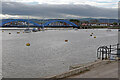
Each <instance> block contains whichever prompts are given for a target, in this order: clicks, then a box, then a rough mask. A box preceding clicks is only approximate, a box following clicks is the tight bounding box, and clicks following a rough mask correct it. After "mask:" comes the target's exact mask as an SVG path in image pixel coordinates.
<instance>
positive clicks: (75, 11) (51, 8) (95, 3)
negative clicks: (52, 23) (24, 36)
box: [0, 0, 119, 19]
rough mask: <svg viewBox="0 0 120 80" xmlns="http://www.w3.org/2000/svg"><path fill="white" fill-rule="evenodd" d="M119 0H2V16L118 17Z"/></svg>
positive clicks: (41, 17)
mask: <svg viewBox="0 0 120 80" xmlns="http://www.w3.org/2000/svg"><path fill="white" fill-rule="evenodd" d="M118 2H119V0H2V5H1V6H2V10H1V11H2V12H1V14H0V16H2V18H28V16H29V17H30V18H38V19H39V18H40V19H43V18H67V19H68V18H69V19H70V18H90V17H92V18H117V16H118Z"/></svg>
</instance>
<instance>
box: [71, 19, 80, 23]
mask: <svg viewBox="0 0 120 80" xmlns="http://www.w3.org/2000/svg"><path fill="white" fill-rule="evenodd" d="M70 22H77V23H79V22H80V21H79V20H78V19H70Z"/></svg>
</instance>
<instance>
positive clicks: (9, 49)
mask: <svg viewBox="0 0 120 80" xmlns="http://www.w3.org/2000/svg"><path fill="white" fill-rule="evenodd" d="M17 31H19V30H5V32H3V33H2V43H3V44H2V55H3V62H2V63H3V67H2V70H3V71H2V73H3V76H4V77H5V78H40V77H41V78H43V77H48V76H53V75H56V74H60V73H63V72H66V71H68V70H69V66H71V65H77V64H82V63H87V62H92V61H94V60H96V50H97V48H98V47H99V46H102V45H110V44H117V43H118V31H117V30H112V31H107V30H106V29H99V30H97V29H94V30H78V31H77V30H76V31H75V30H48V31H43V32H36V33H22V32H23V31H22V30H21V33H20V34H17ZM9 32H11V34H9ZM91 33H94V34H93V36H92V37H91V36H90V34H91ZM94 36H96V38H94ZM65 40H68V42H67V43H66V42H65ZM26 43H30V44H31V45H30V46H26Z"/></svg>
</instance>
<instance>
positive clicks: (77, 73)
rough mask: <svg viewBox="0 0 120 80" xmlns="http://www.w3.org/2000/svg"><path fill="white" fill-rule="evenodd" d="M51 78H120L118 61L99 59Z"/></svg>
mask: <svg viewBox="0 0 120 80" xmlns="http://www.w3.org/2000/svg"><path fill="white" fill-rule="evenodd" d="M49 78H52V79H55V78H57V79H65V78H118V61H110V60H104V61H102V60H98V61H95V62H91V63H88V64H85V65H84V64H83V65H81V66H79V65H78V66H76V68H74V69H72V70H70V71H68V72H65V73H63V74H60V75H54V76H52V77H49Z"/></svg>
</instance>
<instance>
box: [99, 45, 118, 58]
mask: <svg viewBox="0 0 120 80" xmlns="http://www.w3.org/2000/svg"><path fill="white" fill-rule="evenodd" d="M119 46H120V44H115V45H109V46H100V47H99V48H98V49H97V58H98V59H102V60H106V59H114V58H115V57H119V56H120V55H119V54H120V47H119Z"/></svg>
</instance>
